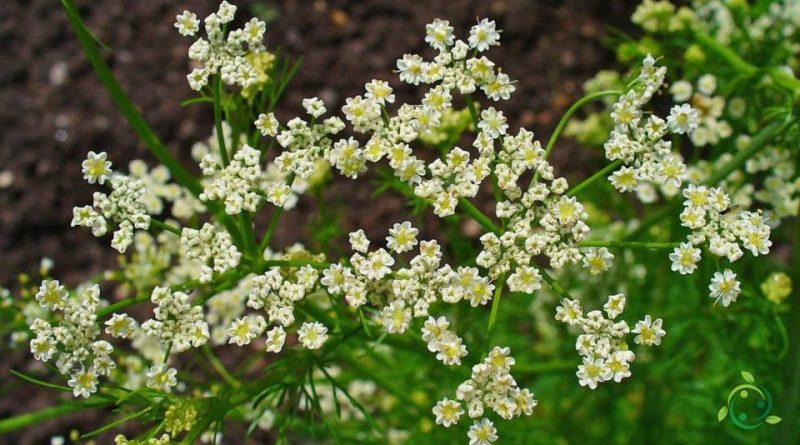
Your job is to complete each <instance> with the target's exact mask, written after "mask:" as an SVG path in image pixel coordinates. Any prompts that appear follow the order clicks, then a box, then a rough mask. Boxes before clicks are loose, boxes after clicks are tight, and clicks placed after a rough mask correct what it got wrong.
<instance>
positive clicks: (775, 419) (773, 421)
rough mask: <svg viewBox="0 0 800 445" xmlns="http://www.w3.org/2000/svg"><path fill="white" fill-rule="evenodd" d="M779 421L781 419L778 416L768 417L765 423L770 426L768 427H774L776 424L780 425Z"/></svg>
mask: <svg viewBox="0 0 800 445" xmlns="http://www.w3.org/2000/svg"><path fill="white" fill-rule="evenodd" d="M781 420H783V419H781V418H780V417H778V416H769V417H767V423H768V424H770V425H775V424H776V423H780V421H781Z"/></svg>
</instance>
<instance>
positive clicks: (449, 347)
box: [422, 317, 467, 366]
mask: <svg viewBox="0 0 800 445" xmlns="http://www.w3.org/2000/svg"><path fill="white" fill-rule="evenodd" d="M449 327H450V322H449V321H448V320H447V319H446V318H445V317H439V318H433V317H429V318H428V319H427V320H425V324H424V325H423V326H422V340H424V341H426V342H428V350H429V351H431V352H434V353H436V360H439V361H440V362H442V363H444V364H445V365H448V366H452V365H461V358H462V357H465V356H466V355H467V347H466V346H465V345H464V341H463V340H462V339H461V337H459V336H458V335H456V333H455V332H453V331H451V330H450V329H448V328H449Z"/></svg>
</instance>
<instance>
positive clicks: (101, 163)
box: [82, 151, 111, 184]
mask: <svg viewBox="0 0 800 445" xmlns="http://www.w3.org/2000/svg"><path fill="white" fill-rule="evenodd" d="M82 167H83V178H84V179H86V181H87V182H88V183H89V184H94V183H95V182H97V183H98V184H103V183H105V182H106V180H107V179H108V178H110V177H111V161H109V160H108V155H107V154H106V152H104V151H101V152H100V153H95V152H93V151H90V152H89V154H88V155H87V156H86V160H85V161H83V164H82Z"/></svg>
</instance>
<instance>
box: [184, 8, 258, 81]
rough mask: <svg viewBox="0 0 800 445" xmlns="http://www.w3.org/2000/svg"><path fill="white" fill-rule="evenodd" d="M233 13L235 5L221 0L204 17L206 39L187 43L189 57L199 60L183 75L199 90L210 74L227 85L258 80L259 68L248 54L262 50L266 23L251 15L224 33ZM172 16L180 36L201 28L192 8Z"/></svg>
mask: <svg viewBox="0 0 800 445" xmlns="http://www.w3.org/2000/svg"><path fill="white" fill-rule="evenodd" d="M235 14H236V6H234V5H231V4H230V3H228V2H226V1H223V2H222V3H220V5H219V10H217V12H214V13H211V14H209V15H208V16H207V17H206V18H205V20H204V21H203V25H204V27H205V31H206V35H207V36H208V40H206V39H203V38H199V39H197V40H196V41H195V42H194V43H193V44H192V46H191V47H189V59H191V60H193V61H195V62H198V63H200V64H201V66H200V67H198V68H195V69H194V70H192V72H191V73H189V75H187V76H186V78H187V79H188V80H189V86H191V87H192V89H193V90H197V91H200V90H201V89H202V88H203V87H204V86H206V85H207V84H208V78H209V76H211V75H213V74H217V75H219V76H221V79H222V81H223V82H225V83H226V84H227V85H238V86H240V87H242V88H247V87H249V86H252V85H253V84H255V83H257V82H258V81H259V71H258V70H257V69H256V68H255V67H254V66H253V64H252V63H251V61H250V59H249V58H248V56H249V55H251V54H258V53H262V52H264V51H265V49H264V44H263V43H262V41H263V39H264V33H265V32H266V30H267V25H266V23H264V22H263V21H261V20H258V19H256V18H252V19H250V21H249V22H247V23H246V24H245V26H244V28H242V29H236V30H231V31H229V32H227V35H226V30H227V28H228V25H229V24H230V23H231V22H232V21H233V16H234V15H235ZM175 19H176V21H175V27H176V28H178V32H179V33H180V34H181V35H183V36H189V37H193V36H194V35H196V34H197V32H198V31H199V30H200V20H198V19H197V15H196V14H194V13H192V12H189V11H183V13H182V14H180V15H178V16H177V17H176V18H175Z"/></svg>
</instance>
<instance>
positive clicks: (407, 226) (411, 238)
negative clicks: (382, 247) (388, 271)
mask: <svg viewBox="0 0 800 445" xmlns="http://www.w3.org/2000/svg"><path fill="white" fill-rule="evenodd" d="M418 233H419V230H418V229H416V228H414V227H411V223H410V222H408V221H405V222H403V223H402V224H397V223H395V225H394V226H393V227H392V228H391V229H389V236H387V237H386V243H387V244H386V247H388V248H389V249H391V250H393V251H394V252H396V253H403V252H408V251H409V250H411V249H413V248H414V246H416V245H417V234H418Z"/></svg>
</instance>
